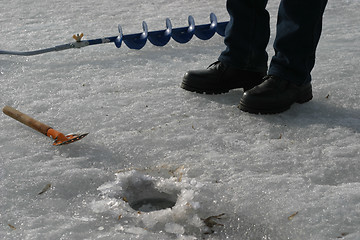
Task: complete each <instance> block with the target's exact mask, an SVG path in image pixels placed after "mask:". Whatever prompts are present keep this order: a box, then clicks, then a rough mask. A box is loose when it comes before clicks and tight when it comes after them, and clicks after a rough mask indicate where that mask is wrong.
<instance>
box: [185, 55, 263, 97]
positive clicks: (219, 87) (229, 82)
mask: <svg viewBox="0 0 360 240" xmlns="http://www.w3.org/2000/svg"><path fill="white" fill-rule="evenodd" d="M264 76H265V73H259V72H250V71H245V70H239V69H236V68H233V67H229V66H226V65H225V64H223V63H221V62H220V61H217V62H215V63H213V64H211V65H210V66H209V67H208V68H207V69H206V70H193V71H189V72H187V73H185V76H184V78H183V82H182V84H181V87H182V88H183V89H185V90H188V91H191V92H197V93H206V94H220V93H226V92H229V90H231V89H235V88H243V89H244V91H246V90H249V89H251V88H253V87H254V86H256V85H259V84H260V83H262V82H263V77H264Z"/></svg>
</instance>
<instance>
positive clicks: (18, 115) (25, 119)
mask: <svg viewBox="0 0 360 240" xmlns="http://www.w3.org/2000/svg"><path fill="white" fill-rule="evenodd" d="M3 112H4V113H5V114H6V115H8V116H9V117H12V118H14V119H15V120H18V121H19V122H21V123H23V124H25V125H26V126H29V127H31V128H33V129H35V130H36V131H39V132H41V133H42V134H45V135H46V134H47V131H48V130H49V129H50V128H51V127H49V126H48V125H46V124H44V123H42V122H39V121H37V120H35V119H33V118H31V117H29V116H28V115H26V114H24V113H22V112H19V111H18V110H16V109H14V108H12V107H9V106H5V107H4V108H3Z"/></svg>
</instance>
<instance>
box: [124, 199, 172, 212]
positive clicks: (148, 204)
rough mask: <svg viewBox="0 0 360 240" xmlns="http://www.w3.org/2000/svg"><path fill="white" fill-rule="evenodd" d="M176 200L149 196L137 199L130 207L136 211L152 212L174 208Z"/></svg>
mask: <svg viewBox="0 0 360 240" xmlns="http://www.w3.org/2000/svg"><path fill="white" fill-rule="evenodd" d="M175 204H176V202H174V201H172V200H169V199H166V198H148V199H142V200H139V201H135V202H133V203H131V204H130V207H131V208H132V209H134V210H136V211H141V212H152V211H158V210H161V209H166V208H172V207H173V206H175Z"/></svg>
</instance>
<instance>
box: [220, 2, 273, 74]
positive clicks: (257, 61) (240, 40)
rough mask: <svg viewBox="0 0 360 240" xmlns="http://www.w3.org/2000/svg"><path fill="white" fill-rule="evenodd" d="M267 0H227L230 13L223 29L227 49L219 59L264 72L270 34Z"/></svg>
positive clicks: (240, 67) (243, 68)
mask: <svg viewBox="0 0 360 240" xmlns="http://www.w3.org/2000/svg"><path fill="white" fill-rule="evenodd" d="M266 4H267V0H228V1H227V3H226V6H227V10H228V12H229V15H230V21H229V24H228V25H227V27H226V31H225V40H224V43H225V45H226V50H225V51H223V52H222V53H221V55H220V57H219V60H220V61H221V62H223V63H224V64H226V65H229V66H232V67H234V68H239V69H242V70H248V71H254V72H266V71H267V60H268V55H267V53H266V47H267V44H268V42H269V37H270V23H269V21H270V20H269V13H268V11H267V10H266V9H265V7H266Z"/></svg>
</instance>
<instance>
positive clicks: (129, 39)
mask: <svg viewBox="0 0 360 240" xmlns="http://www.w3.org/2000/svg"><path fill="white" fill-rule="evenodd" d="M188 23H189V26H188V27H180V28H172V24H171V21H170V19H169V18H167V19H166V29H165V30H159V31H150V32H149V31H148V26H147V24H146V22H145V21H143V23H142V28H143V32H141V33H135V34H128V35H124V34H123V31H122V28H121V26H120V25H119V26H118V30H119V35H118V36H113V37H105V38H98V39H91V40H81V39H82V37H83V34H77V35H74V36H73V38H74V39H75V40H76V41H75V42H73V43H68V44H63V45H58V46H55V47H51V48H45V49H40V50H35V51H28V52H18V51H4V50H0V54H8V55H20V56H32V55H38V54H43V53H48V52H55V51H62V50H66V49H71V48H82V47H86V46H90V45H96V44H102V43H110V42H113V43H115V46H116V47H117V48H120V47H121V45H122V43H123V42H124V43H125V45H126V46H127V47H128V48H130V49H137V50H139V49H141V48H143V47H144V46H145V44H146V42H147V40H149V41H150V43H151V44H153V45H155V46H159V47H162V46H165V45H166V44H167V43H168V42H169V41H170V39H171V38H172V39H174V40H175V41H176V42H178V43H187V42H189V41H190V40H191V39H192V37H193V36H194V35H195V36H196V37H198V38H199V39H201V40H208V39H210V38H212V37H213V36H214V34H215V33H218V34H219V35H221V36H224V35H225V28H226V25H227V24H228V22H217V18H216V15H215V14H214V13H211V14H210V24H203V25H195V20H194V18H193V17H192V16H189V17H188Z"/></svg>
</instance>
